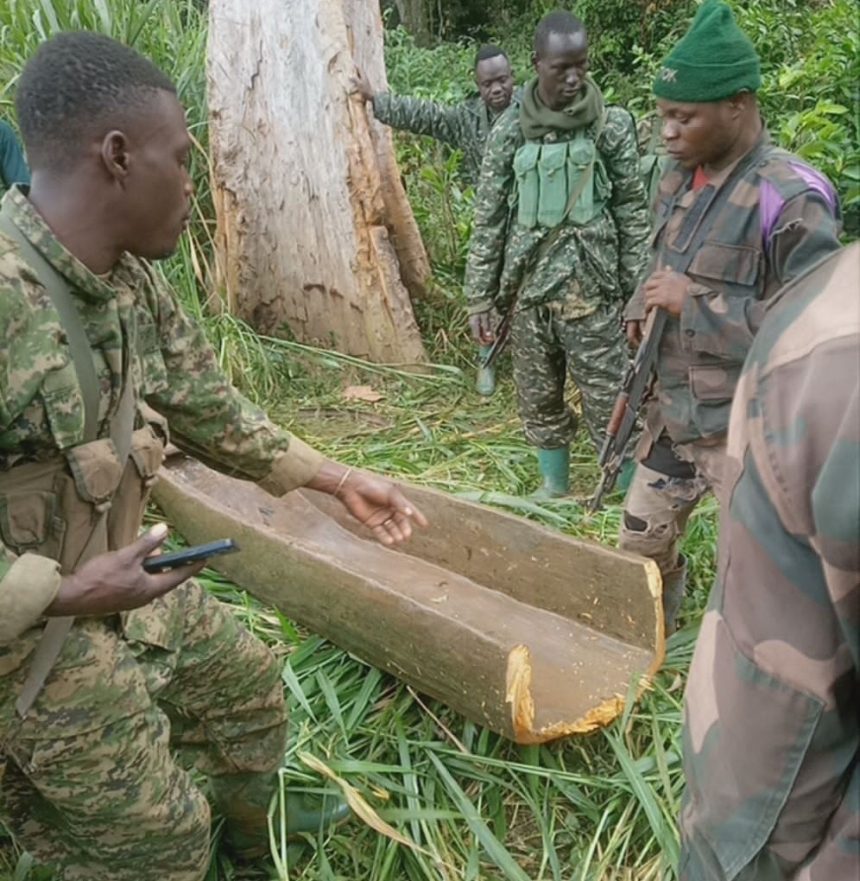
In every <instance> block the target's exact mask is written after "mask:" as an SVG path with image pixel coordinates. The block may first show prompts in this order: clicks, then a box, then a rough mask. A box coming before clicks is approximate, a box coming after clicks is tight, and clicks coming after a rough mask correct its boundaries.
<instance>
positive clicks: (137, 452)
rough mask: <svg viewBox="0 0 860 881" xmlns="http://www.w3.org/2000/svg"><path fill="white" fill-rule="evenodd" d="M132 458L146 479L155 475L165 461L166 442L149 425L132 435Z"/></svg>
mask: <svg viewBox="0 0 860 881" xmlns="http://www.w3.org/2000/svg"><path fill="white" fill-rule="evenodd" d="M130 456H131V460H132V461H133V462H134V464H135V466H136V468H137V470H138V473H139V474H140V476H141V477H142V478H144V480H148V479H149V478H152V477H155V475H156V474H157V473H158V469H159V468H161V463H162V462H163V461H164V444H163V443H162V442H161V440H160V439H159V438H157V437H156V436H155V433H154V432H153V431H152V429H151V428H149V426H145V427H144V428H139V429H138V430H137V431H136V432H135V433H134V434H133V435H132V436H131V453H130Z"/></svg>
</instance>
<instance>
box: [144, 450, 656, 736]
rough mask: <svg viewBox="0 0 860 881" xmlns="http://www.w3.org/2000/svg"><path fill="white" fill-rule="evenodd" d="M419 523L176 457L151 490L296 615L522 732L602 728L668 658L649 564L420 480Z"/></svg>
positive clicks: (461, 707) (238, 571) (241, 577)
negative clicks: (401, 538) (404, 536)
mask: <svg viewBox="0 0 860 881" xmlns="http://www.w3.org/2000/svg"><path fill="white" fill-rule="evenodd" d="M404 490H405V491H406V492H407V494H408V495H409V497H410V499H411V500H412V501H413V502H414V503H415V504H416V505H418V506H419V507H420V508H421V509H422V511H423V512H424V513H425V514H426V515H427V517H428V518H429V520H430V527H429V528H428V529H423V530H417V531H416V533H415V534H414V535H413V537H412V539H411V540H410V541H409V542H407V543H405V544H403V545H402V546H401V547H399V548H398V549H396V550H390V549H388V548H385V547H382V546H381V545H379V544H378V543H377V542H375V541H374V540H373V539H372V538H371V537H370V534H369V532H368V531H367V530H365V529H364V528H363V527H362V526H360V525H359V524H358V523H356V522H355V521H353V520H352V519H351V518H350V517H349V516H348V515H347V514H346V512H345V510H344V509H343V507H342V506H341V504H340V503H339V502H338V501H336V500H334V499H332V498H331V497H330V496H326V495H323V494H320V493H316V492H313V491H310V490H300V491H296V492H292V493H289V494H288V495H286V496H284V497H282V498H274V497H272V496H270V495H268V494H267V493H265V492H264V491H263V490H261V489H259V488H258V487H257V486H255V485H254V484H252V483H248V482H246V481H241V480H236V479H234V478H231V477H226V476H224V475H221V474H219V473H217V472H215V471H212V470H211V469H209V468H207V467H206V466H204V465H202V464H201V463H199V462H197V461H196V460H194V459H190V458H186V457H184V456H181V455H176V456H171V457H170V458H169V459H168V461H167V463H166V465H165V467H164V468H163V469H162V472H161V480H160V481H159V483H158V485H157V486H156V493H155V497H156V501H157V502H158V504H159V505H160V506H161V507H162V509H163V510H164V511H165V513H166V514H167V516H168V518H169V519H170V520H171V522H172V523H173V524H174V525H175V526H176V528H177V529H178V530H179V532H181V533H182V534H183V535H184V536H185V538H186V539H187V540H188V541H189V542H191V543H194V544H196V543H202V542H205V541H209V540H212V539H215V538H226V537H230V538H233V539H235V540H236V541H237V542H238V544H239V545H240V546H241V548H242V552H241V553H238V554H233V555H231V556H224V557H218V558H214V559H213V560H212V565H213V566H215V568H217V569H218V570H219V571H221V572H223V573H224V574H225V575H226V576H228V577H229V578H230V579H231V580H233V581H235V582H236V584H238V585H240V586H242V587H243V588H245V589H246V590H247V591H249V592H250V593H251V594H253V595H254V596H256V597H258V598H259V599H261V600H263V601H265V602H267V603H270V604H272V605H273V606H275V607H277V608H278V609H280V610H281V611H282V612H283V613H284V614H286V615H287V616H289V617H290V618H291V619H293V620H295V621H297V622H299V623H301V624H303V625H305V626H306V627H308V628H309V629H310V630H312V631H314V632H316V633H318V634H320V635H321V636H324V637H326V638H327V639H329V640H331V641H332V642H333V643H335V644H336V645H338V646H341V647H342V648H344V649H347V650H348V651H350V652H353V653H354V654H356V655H357V656H358V657H360V658H362V659H364V660H365V661H367V662H368V663H370V664H373V665H375V666H377V667H379V668H381V669H383V670H386V671H388V672H389V673H392V674H393V675H394V676H397V677H399V678H400V679H403V680H404V681H406V682H408V683H410V684H411V685H412V686H414V687H415V688H416V689H418V690H419V691H421V692H424V693H426V694H428V695H430V696H432V697H434V698H437V699H438V700H440V701H443V702H444V703H446V704H448V705H449V706H451V707H453V708H454V709H455V710H457V711H458V712H460V713H462V714H463V715H464V716H465V717H467V718H468V719H471V720H473V721H475V722H477V723H479V724H481V725H486V726H487V727H489V728H491V729H492V730H494V731H497V732H499V733H501V734H503V735H505V736H506V737H509V738H511V739H512V740H515V741H517V742H518V743H540V742H543V741H547V740H552V739H554V738H558V737H564V736H566V735H570V734H578V733H585V732H589V731H593V730H594V729H595V728H598V727H600V726H601V725H605V724H607V723H608V722H610V721H611V720H612V719H614V718H615V717H616V716H617V715H618V714H619V713H620V712H621V711H622V709H623V707H624V702H625V700H626V697H627V696H628V695H629V694H631V693H633V694H636V693H638V692H639V690H640V689H641V688H642V687H644V685H645V684H646V683H647V681H648V679H649V677H650V676H651V675H652V674H653V673H654V672H655V671H656V669H657V668H658V667H659V665H660V663H661V662H662V660H663V651H664V634H663V623H662V622H663V616H662V609H661V604H660V599H659V597H660V575H659V572H658V570H657V568H656V566H655V565H654V563H653V562H651V561H649V560H645V559H643V558H641V557H637V556H635V555H632V554H627V553H623V552H621V551H616V550H612V549H610V548H606V547H603V546H601V545H598V544H595V543H593V542H588V541H582V540H578V539H574V538H570V537H569V536H565V535H562V534H560V533H558V532H555V531H553V530H550V529H547V528H545V527H542V526H539V525H537V524H535V523H531V522H529V521H527V520H523V519H522V518H520V517H516V516H513V515H510V514H506V513H503V512H501V511H498V510H495V509H492V508H487V507H484V506H482V505H478V504H474V503H472V502H467V501H463V500H461V499H458V498H456V497H453V496H450V495H447V494H445V493H440V492H436V491H433V490H428V489H422V488H420V487H416V486H405V487H404Z"/></svg>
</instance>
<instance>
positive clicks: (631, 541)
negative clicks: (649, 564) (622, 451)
mask: <svg viewBox="0 0 860 881" xmlns="http://www.w3.org/2000/svg"><path fill="white" fill-rule="evenodd" d="M707 491H708V484H707V481H706V480H705V479H704V478H702V477H701V476H699V475H696V476H695V477H692V478H683V477H668V476H667V475H665V474H661V473H660V472H659V471H654V470H653V469H651V468H648V467H647V466H645V465H642V464H640V465H638V466H637V468H636V473H635V474H634V475H633V480H632V482H631V484H630V490H629V491H628V493H627V498H626V500H625V503H624V517H623V520H622V524H621V531H620V533H619V539H618V544H619V547H621V548H622V550H625V551H632V552H633V553H636V554H641V555H642V556H644V557H649V558H650V559H652V560H654V562H656V563H657V565H658V566H659V567H660V571H661V573H663V575H664V576H665V575H666V574H667V573H668V572H670V571H672V570H674V569H676V568H677V567H678V565H679V554H678V545H679V542H680V539H681V536H682V535H683V534H684V529H685V527H686V525H687V520H688V518H689V516H690V513H691V512H692V510H693V508H695V506H696V504H697V502H698V501H699V499H701V498H702V496H704V495H705V493H706V492H707Z"/></svg>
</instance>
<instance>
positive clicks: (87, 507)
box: [0, 33, 423, 881]
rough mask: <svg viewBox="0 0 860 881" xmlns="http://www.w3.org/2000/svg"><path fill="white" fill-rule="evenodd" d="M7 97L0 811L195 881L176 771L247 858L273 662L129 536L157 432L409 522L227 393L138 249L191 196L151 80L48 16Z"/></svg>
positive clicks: (156, 74)
mask: <svg viewBox="0 0 860 881" xmlns="http://www.w3.org/2000/svg"><path fill="white" fill-rule="evenodd" d="M82 58H83V59H86V64H85V65H84V64H82V63H81V61H80V60H81V59H82ZM17 104H18V117H19V121H20V123H21V128H22V132H23V135H24V139H25V143H26V144H27V148H28V155H29V157H30V160H31V163H32V168H33V183H32V187H31V189H30V191H29V195H27V194H25V191H23V190H21V189H19V188H13V189H12V190H10V191H9V192H8V193H7V194H6V196H5V198H4V200H3V204H2V211H0V229H2V234H0V289H2V298H0V327H2V338H3V345H2V347H0V361H2V369H0V536H2V544H0V768H2V780H0V816H2V818H3V820H4V822H5V823H6V824H7V825H8V826H9V828H10V829H11V830H12V831H13V832H14V834H15V835H16V836H17V838H18V840H19V841H20V843H21V844H22V845H23V846H24V847H26V848H27V849H28V850H29V851H30V852H31V853H33V854H34V855H35V857H36V858H37V859H39V860H40V861H44V862H55V863H57V864H58V866H59V868H60V870H61V872H62V874H63V877H64V878H66V879H68V881H93V879H99V881H163V879H166V878H170V879H171V881H201V879H202V878H203V877H204V875H205V873H206V867H207V864H208V859H209V831H210V830H209V826H210V813H209V806H208V804H207V801H206V798H205V797H204V795H203V793H202V791H201V790H200V789H199V788H198V787H197V786H196V785H195V783H194V781H193V779H192V777H191V776H190V774H189V772H188V769H190V768H191V767H192V766H194V767H196V769H197V770H198V771H200V772H202V773H203V774H205V775H207V777H208V786H209V790H210V792H211V796H212V798H213V801H214V802H215V804H216V806H217V807H218V809H219V810H220V812H221V813H222V814H223V816H224V817H225V819H226V826H225V829H226V840H227V841H228V842H229V843H230V844H231V845H232V847H233V848H234V851H235V852H236V853H237V854H238V855H239V856H240V857H246V858H256V857H257V856H258V855H260V854H265V853H266V852H267V851H268V830H267V816H266V815H267V809H268V806H269V802H270V799H271V797H272V795H273V794H274V792H275V791H276V784H277V772H278V768H279V767H280V765H281V762H282V753H283V748H284V744H285V726H286V715H285V706H284V695H283V687H282V683H281V681H280V671H279V666H278V664H277V663H276V662H275V659H274V657H273V656H272V654H271V653H270V652H269V651H268V649H266V648H265V647H264V646H263V645H262V644H261V643H260V642H259V641H258V640H257V639H256V638H255V637H253V636H251V635H250V634H249V633H248V632H246V631H245V630H244V629H243V628H242V627H241V626H240V625H239V624H238V622H237V621H236V620H235V618H234V617H233V616H232V615H231V614H230V612H229V611H228V610H227V608H226V607H224V606H222V605H220V604H219V603H217V602H216V601H214V600H213V599H212V598H211V597H209V596H208V595H207V594H206V593H205V592H204V591H203V590H202V589H201V588H200V587H199V586H198V585H197V584H195V583H194V582H193V581H188V580H187V579H188V578H189V576H191V575H193V574H194V573H195V572H197V571H198V570H199V568H200V567H199V565H198V566H188V567H185V568H182V569H179V570H176V571H172V572H165V573H162V574H158V575H150V574H147V573H146V572H145V571H144V570H143V568H142V565H141V563H142V561H143V559H144V558H145V556H146V555H148V554H150V553H152V552H154V551H156V550H157V548H158V547H159V546H160V545H161V544H162V542H163V541H164V537H165V534H166V529H165V528H163V527H156V528H154V529H152V530H150V531H149V532H148V533H147V534H146V535H144V536H143V537H140V538H137V535H138V532H139V529H140V524H141V518H142V516H143V512H144V508H145V502H146V496H147V493H148V489H149V487H150V486H151V484H152V483H153V481H154V480H155V479H156V472H157V470H158V468H159V466H160V464H161V461H162V459H163V456H164V444H165V442H166V440H167V432H168V427H169V429H170V431H171V432H172V435H173V439H174V441H175V442H176V443H177V444H179V445H180V446H181V447H183V448H186V449H188V450H191V451H199V452H200V453H202V454H204V455H205V456H206V457H207V459H208V460H209V461H210V462H213V463H214V464H216V465H218V466H220V467H222V468H224V469H225V470H226V469H229V470H230V471H231V472H233V473H238V474H240V475H242V476H244V477H246V478H248V479H251V480H255V481H258V482H259V483H260V484H261V485H262V486H264V487H265V488H266V489H268V490H269V491H270V492H272V493H273V494H282V493H284V492H288V491H289V490H291V489H294V488H296V487H298V486H310V487H314V488H317V489H321V490H323V491H327V492H329V493H333V494H334V495H335V496H337V497H338V498H339V499H340V500H341V501H342V502H343V504H344V505H345V506H346V507H347V509H348V510H349V511H350V512H351V513H352V514H353V515H354V516H356V517H357V518H359V519H360V520H362V521H363V522H365V523H366V524H368V525H369V526H370V527H371V528H373V529H374V531H375V533H376V535H377V537H378V538H379V539H380V540H381V541H383V542H385V543H387V544H391V543H393V542H396V541H399V540H401V539H403V538H406V537H408V535H409V533H410V531H411V525H410V524H411V522H412V521H413V520H417V521H418V522H423V518H422V517H421V515H420V514H419V513H418V512H417V511H415V510H414V509H412V508H411V507H410V506H409V505H408V503H407V502H406V500H405V499H404V498H403V497H402V495H401V494H400V493H399V492H398V490H397V489H396V488H395V487H394V486H393V485H392V484H391V483H389V482H388V481H386V480H384V479H382V478H378V477H375V476H373V475H370V474H366V473H361V472H355V471H352V470H349V469H346V468H344V467H343V466H341V465H338V464H337V463H335V462H332V461H330V460H327V459H325V458H323V456H322V455H320V454H319V453H318V452H316V451H315V450H313V449H312V448H310V447H309V446H307V445H306V444H304V443H302V442H301V441H300V440H299V439H298V438H296V437H292V436H291V435H289V434H287V433H286V432H285V431H283V430H282V429H280V428H278V427H277V426H275V425H274V424H273V423H272V422H270V421H269V420H268V419H267V417H266V415H265V414H264V413H263V412H261V411H260V410H259V409H257V408H256V407H255V406H253V405H252V404H251V403H250V402H249V401H248V400H246V399H245V398H243V397H242V396H241V395H240V394H239V393H238V392H237V391H236V390H235V389H233V388H232V387H231V386H230V385H229V383H228V382H227V380H226V379H225V377H224V375H223V374H222V373H221V371H220V370H219V368H218V365H217V360H216V357H215V354H214V352H213V351H212V349H211V347H210V346H209V345H208V344H207V343H206V340H205V338H204V336H203V333H202V332H201V330H200V328H199V327H197V326H195V324H194V323H193V322H191V321H190V320H189V318H188V317H186V315H185V314H184V313H183V311H182V309H181V308H180V306H179V304H178V302H177V298H176V295H175V294H174V292H173V291H171V290H170V289H169V288H168V287H167V286H166V284H165V283H164V282H163V281H162V280H161V278H160V276H159V275H158V273H157V272H155V271H154V270H153V269H152V268H151V267H150V266H149V265H148V264H147V263H146V262H145V260H144V259H140V258H147V259H157V258H160V257H164V256H166V255H168V254H169V253H171V252H172V251H173V250H174V248H175V245H176V242H177V239H178V238H179V235H180V233H181V232H182V229H183V227H184V224H185V221H186V220H187V218H188V216H189V212H190V196H191V182H190V178H189V176H188V172H187V170H186V162H187V158H188V153H189V150H190V148H191V141H190V138H189V135H188V132H187V130H186V126H185V114H184V112H183V109H182V107H181V106H180V104H179V102H178V100H177V98H176V94H175V89H174V87H173V85H172V84H171V83H170V81H169V80H168V79H167V78H166V77H165V76H164V75H163V74H162V73H161V72H160V71H159V70H157V69H156V68H155V67H154V66H153V65H152V64H151V63H150V62H149V61H147V60H145V59H144V58H142V57H141V56H140V55H138V54H137V53H136V52H134V51H133V50H131V49H128V48H126V47H124V46H121V45H120V44H118V43H116V42H114V41H113V40H110V39H108V38H107V37H103V36H100V35H95V34H89V33H71V34H63V35H60V36H58V37H56V38H54V39H52V40H51V41H49V42H47V43H45V44H44V45H43V46H42V47H41V48H40V50H39V51H38V52H37V53H36V55H35V56H34V58H33V59H31V61H30V62H29V63H28V64H27V66H26V67H25V69H24V72H23V73H22V75H21V78H20V81H19V85H18V95H17ZM71 616H75V617H74V618H72V617H71ZM57 634H59V638H57ZM54 656H56V657H54ZM300 808H301V805H297V804H296V803H295V802H294V804H293V807H292V808H288V814H290V813H292V814H293V820H294V821H295V822H296V824H302V823H305V822H307V821H308V820H311V821H313V820H314V819H315V821H316V824H317V827H318V826H319V825H320V824H321V823H322V822H323V820H324V817H323V816H322V815H320V814H319V813H318V814H317V816H316V817H315V818H314V817H308V816H301V811H300Z"/></svg>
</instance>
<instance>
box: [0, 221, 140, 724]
mask: <svg viewBox="0 0 860 881" xmlns="http://www.w3.org/2000/svg"><path fill="white" fill-rule="evenodd" d="M0 231H2V232H4V233H6V235H8V236H9V238H11V239H13V240H14V241H15V242H16V243H17V244H18V246H19V247H20V249H21V256H22V257H23V258H24V260H25V262H26V263H27V264H28V265H29V267H30V268H31V269H32V270H33V272H34V273H35V274H36V277H37V278H38V279H39V282H40V283H41V284H42V287H44V288H45V290H46V291H47V292H48V296H49V297H50V298H51V302H52V303H53V304H54V308H55V309H56V310H57V314H58V315H59V317H60V325H61V326H62V328H63V330H64V331H65V334H66V339H67V340H68V344H69V352H70V353H71V356H72V363H73V364H74V367H75V373H76V374H77V378H78V385H79V386H80V388H81V396H82V397H83V400H84V443H89V442H90V441H94V440H96V438H97V436H98V424H99V391H100V389H99V379H98V374H97V373H96V366H95V363H94V361H93V353H92V348H91V346H90V343H89V340H88V339H87V333H86V330H85V329H84V324H83V322H82V321H81V316H80V315H79V314H78V310H77V306H76V305H75V301H74V297H73V295H72V292H71V289H70V288H69V284H68V282H67V281H66V279H65V278H64V277H63V276H62V275H61V274H60V273H59V272H57V270H56V269H55V268H54V267H53V266H52V265H51V263H50V262H49V261H48V260H46V259H45V258H44V257H43V256H42V254H40V253H39V251H38V250H37V249H36V248H34V247H33V245H32V244H31V243H30V241H29V239H27V237H26V236H25V235H24V233H23V232H22V231H21V230H20V228H19V227H18V225H17V224H16V223H15V222H14V221H13V220H12V218H11V217H9V216H8V215H7V214H4V213H3V212H2V211H0ZM133 430H134V383H133V382H132V380H131V372H130V371H128V373H127V376H126V381H125V384H124V386H123V390H122V395H121V397H120V402H119V407H118V408H117V412H116V415H115V416H114V417H113V419H111V426H110V436H111V440H112V441H113V444H114V447H115V448H116V453H117V458H118V459H119V463H120V471H121V472H122V471H123V470H124V469H125V464H126V462H127V460H128V454H129V450H130V449H131V434H132V431H133ZM105 517H106V512H102V513H101V514H100V515H99V517H98V520H97V521H96V523H95V524H94V526H93V531H92V532H91V533H90V536H89V538H88V539H87V541H86V542H85V544H84V547H83V549H82V550H81V553H80V554H79V556H78V560H77V562H76V563H75V566H74V567H73V568H77V565H78V563H80V562H81V560H82V559H83V558H84V555H85V554H86V553H87V551H88V550H89V549H90V545H91V544H92V541H93V539H94V537H95V536H96V534H97V533H98V532H99V530H101V529H103V528H104V527H105V522H106V521H105ZM74 620H75V619H74V617H63V618H49V619H48V623H47V624H46V625H45V630H44V632H43V633H42V638H41V639H40V640H39V644H38V646H36V650H35V652H33V657H32V659H31V661H30V669H29V670H28V672H27V678H26V680H25V682H24V686H23V688H22V689H21V693H20V695H19V696H18V700H17V701H16V703H15V708H16V710H17V711H18V714H19V715H20V716H21V717H22V718H23V717H24V716H26V715H27V712H28V711H29V709H30V707H31V706H32V705H33V702H34V701H35V700H36V698H37V697H38V696H39V692H40V691H41V690H42V686H43V685H44V684H45V680H46V679H47V678H48V674H49V673H50V672H51V668H52V667H53V666H54V663H55V661H56V660H57V657H58V656H59V654H60V651H61V650H62V648H63V643H64V642H65V641H66V637H67V636H68V634H69V631H70V630H71V629H72V624H73V623H74Z"/></svg>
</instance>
